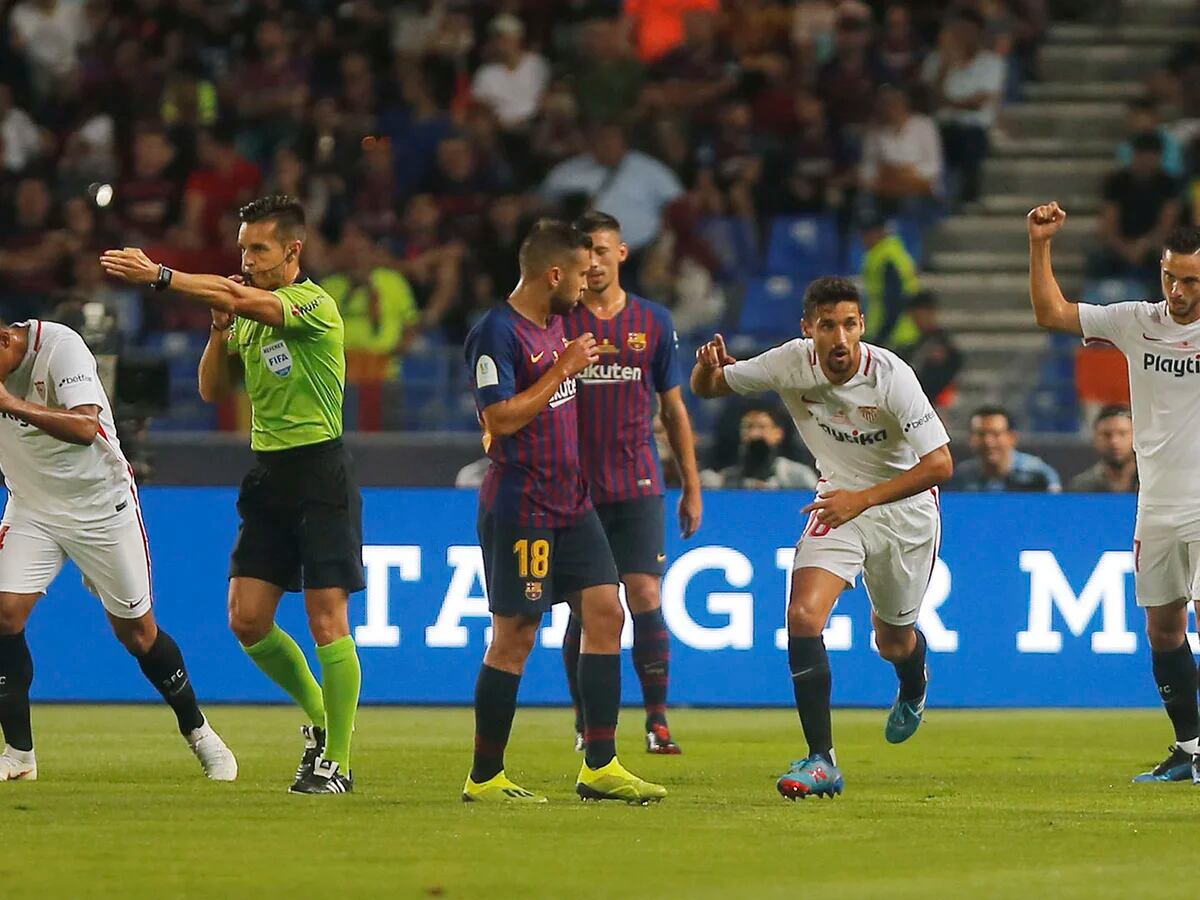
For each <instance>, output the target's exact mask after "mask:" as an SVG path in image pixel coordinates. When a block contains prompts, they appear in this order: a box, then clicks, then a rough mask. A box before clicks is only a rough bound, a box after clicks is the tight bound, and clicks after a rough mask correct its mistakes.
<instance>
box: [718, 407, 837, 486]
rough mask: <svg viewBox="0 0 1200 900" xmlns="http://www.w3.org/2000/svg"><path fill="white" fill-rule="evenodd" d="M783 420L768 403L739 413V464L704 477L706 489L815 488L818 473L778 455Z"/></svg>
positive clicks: (780, 447) (782, 437)
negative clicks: (740, 414) (740, 415)
mask: <svg viewBox="0 0 1200 900" xmlns="http://www.w3.org/2000/svg"><path fill="white" fill-rule="evenodd" d="M784 421H785V420H784V419H783V418H782V416H781V413H780V412H779V410H778V409H777V408H776V407H774V406H771V405H770V404H765V403H764V404H756V405H754V406H750V407H749V408H747V409H746V411H745V412H743V413H742V421H741V441H740V443H739V445H738V461H737V463H735V464H734V465H732V466H729V467H727V468H725V469H722V470H721V471H720V472H713V471H712V470H711V469H710V470H709V471H707V472H705V473H704V474H703V477H702V483H703V484H704V486H705V487H724V488H743V489H748V490H770V491H777V490H784V489H805V490H811V489H812V488H814V487H816V485H817V473H816V472H814V471H813V470H812V469H811V468H809V467H808V466H806V465H804V463H799V462H796V461H795V460H794V459H788V458H787V457H786V456H782V455H780V451H781V449H782V447H783V442H784V438H786V437H787V432H785V431H784Z"/></svg>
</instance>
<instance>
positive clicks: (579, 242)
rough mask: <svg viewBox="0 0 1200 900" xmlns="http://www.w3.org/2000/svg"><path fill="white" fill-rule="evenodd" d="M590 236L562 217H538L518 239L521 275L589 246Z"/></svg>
mask: <svg viewBox="0 0 1200 900" xmlns="http://www.w3.org/2000/svg"><path fill="white" fill-rule="evenodd" d="M591 246H592V238H591V235H589V234H587V233H586V232H583V231H580V230H579V229H578V228H576V227H575V226H574V225H571V224H570V223H568V222H563V221H562V220H561V219H538V220H537V221H536V222H534V223H533V227H532V228H530V229H529V234H527V235H525V240H523V241H522V242H521V249H520V251H519V253H518V258H519V259H520V262H521V274H522V275H533V274H537V273H540V272H544V271H545V270H546V269H548V268H550V267H551V266H553V265H555V264H557V263H559V262H562V261H563V258H564V257H566V256H567V255H568V254H571V253H574V252H575V251H576V250H588V249H591Z"/></svg>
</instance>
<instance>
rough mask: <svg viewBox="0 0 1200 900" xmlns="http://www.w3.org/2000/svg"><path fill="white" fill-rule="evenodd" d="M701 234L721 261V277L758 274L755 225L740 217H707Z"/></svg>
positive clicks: (702, 225) (703, 221)
mask: <svg viewBox="0 0 1200 900" xmlns="http://www.w3.org/2000/svg"><path fill="white" fill-rule="evenodd" d="M699 231H700V235H701V236H702V237H703V238H704V239H705V240H706V241H708V243H709V245H710V246H711V247H712V249H713V251H714V252H715V253H716V254H717V257H718V258H719V259H720V260H721V271H720V273H719V275H720V277H721V278H724V279H743V278H749V277H750V276H752V275H757V274H759V271H760V266H759V244H758V235H757V234H756V233H755V229H754V225H753V224H752V223H750V222H747V221H746V220H745V219H743V218H741V217H739V216H708V217H706V218H704V219H702V220H701V222H700V227H699Z"/></svg>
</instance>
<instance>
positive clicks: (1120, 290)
mask: <svg viewBox="0 0 1200 900" xmlns="http://www.w3.org/2000/svg"><path fill="white" fill-rule="evenodd" d="M1146 296H1147V293H1146V283H1145V282H1144V281H1141V280H1139V279H1137V278H1095V279H1090V280H1088V281H1086V282H1084V285H1083V290H1082V291H1081V292H1080V297H1079V299H1081V300H1082V301H1083V302H1084V303H1098V304H1100V305H1101V306H1107V305H1108V304H1109V303H1120V302H1121V301H1123V300H1142V299H1146ZM1151 299H1158V298H1156V297H1155V298H1151Z"/></svg>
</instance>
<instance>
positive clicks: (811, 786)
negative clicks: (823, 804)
mask: <svg viewBox="0 0 1200 900" xmlns="http://www.w3.org/2000/svg"><path fill="white" fill-rule="evenodd" d="M775 787H776V788H777V789H778V791H779V795H780V796H781V797H785V798H786V799H788V800H797V799H799V800H803V799H804V798H805V797H809V796H814V797H833V796H835V795H837V794H840V793H841V792H842V790H843V789H844V788H845V787H846V780H845V779H844V778H842V773H841V770H840V769H838V767H837V766H836V765H834V764H833V763H831V762H830V761H829V760H827V759H825V757H823V756H820V755H817V756H810V757H809V758H808V759H799V760H796V761H795V762H793V763H792V766H791V768H790V769H788V770H787V772H785V773H784V774H783V775H780V776H779V781H777V782H776V783H775Z"/></svg>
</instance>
